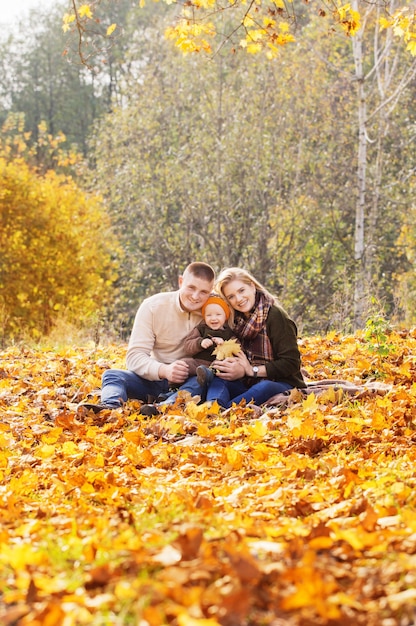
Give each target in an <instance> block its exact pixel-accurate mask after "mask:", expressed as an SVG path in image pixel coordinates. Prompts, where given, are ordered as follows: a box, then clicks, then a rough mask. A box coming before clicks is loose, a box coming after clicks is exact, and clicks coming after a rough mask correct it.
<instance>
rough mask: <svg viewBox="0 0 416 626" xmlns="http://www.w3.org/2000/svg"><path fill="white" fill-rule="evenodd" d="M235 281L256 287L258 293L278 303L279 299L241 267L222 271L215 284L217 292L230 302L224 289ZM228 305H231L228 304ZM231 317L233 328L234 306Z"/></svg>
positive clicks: (230, 323) (230, 322)
mask: <svg viewBox="0 0 416 626" xmlns="http://www.w3.org/2000/svg"><path fill="white" fill-rule="evenodd" d="M233 280H241V282H242V283H245V284H246V285H254V286H255V287H256V291H260V292H261V293H264V294H266V295H267V296H269V297H270V298H272V299H273V301H274V302H276V303H277V298H276V296H274V295H273V294H272V293H270V291H268V290H267V289H266V287H264V285H262V284H261V283H260V282H259V281H258V280H257V279H256V278H254V276H253V275H252V274H250V272H247V270H244V269H242V268H241V267H227V268H225V269H223V270H221V272H220V275H219V276H218V279H217V282H216V284H215V291H216V292H217V293H219V294H221V295H222V297H223V298H224V299H225V300H226V301H227V302H228V300H227V298H226V297H225V294H224V287H225V286H226V285H228V283H231V282H232V281H233ZM228 304H230V303H229V302H228ZM230 309H231V315H230V318H229V320H228V323H229V325H230V327H231V328H232V326H233V324H234V309H233V307H232V305H230Z"/></svg>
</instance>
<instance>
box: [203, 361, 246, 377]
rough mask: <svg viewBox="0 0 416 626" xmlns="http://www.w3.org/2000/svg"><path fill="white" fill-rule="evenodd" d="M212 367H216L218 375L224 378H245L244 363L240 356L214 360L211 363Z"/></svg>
mask: <svg viewBox="0 0 416 626" xmlns="http://www.w3.org/2000/svg"><path fill="white" fill-rule="evenodd" d="M211 367H212V368H214V369H215V371H216V376H218V378H222V379H223V380H237V378H243V376H244V373H245V371H244V365H242V363H241V361H240V359H239V358H238V357H229V358H228V359H224V360H223V361H214V362H213V363H211Z"/></svg>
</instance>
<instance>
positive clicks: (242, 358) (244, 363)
mask: <svg viewBox="0 0 416 626" xmlns="http://www.w3.org/2000/svg"><path fill="white" fill-rule="evenodd" d="M235 358H236V359H237V360H238V361H239V363H240V365H241V367H243V368H244V374H245V375H246V376H251V375H252V373H253V368H252V366H251V363H250V361H249V360H248V358H247V355H246V353H245V352H243V351H242V350H240V352H239V353H238V354H237V356H236V357H235Z"/></svg>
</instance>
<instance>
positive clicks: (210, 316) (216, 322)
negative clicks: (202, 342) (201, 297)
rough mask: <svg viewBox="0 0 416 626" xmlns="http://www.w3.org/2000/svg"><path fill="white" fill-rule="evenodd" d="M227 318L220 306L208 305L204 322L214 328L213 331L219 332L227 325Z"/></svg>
mask: <svg viewBox="0 0 416 626" xmlns="http://www.w3.org/2000/svg"><path fill="white" fill-rule="evenodd" d="M226 319H227V318H226V316H225V313H224V309H223V308H222V306H220V305H219V304H215V303H212V304H207V306H206V307H205V314H204V320H205V323H206V324H207V326H209V327H210V328H212V330H218V329H219V328H222V327H223V326H224V324H225V320H226Z"/></svg>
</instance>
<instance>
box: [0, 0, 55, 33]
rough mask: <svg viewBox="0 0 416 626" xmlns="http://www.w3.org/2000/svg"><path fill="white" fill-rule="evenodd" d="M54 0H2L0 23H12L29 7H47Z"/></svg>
mask: <svg viewBox="0 0 416 626" xmlns="http://www.w3.org/2000/svg"><path fill="white" fill-rule="evenodd" d="M53 1H54V0H2V3H1V7H0V24H1V25H2V26H3V27H4V26H8V25H13V23H15V22H16V21H18V20H19V19H20V18H22V17H24V16H25V15H26V14H27V13H28V12H29V10H30V9H34V8H36V7H37V8H40V7H41V8H48V7H49V6H51V5H52V4H53Z"/></svg>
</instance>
